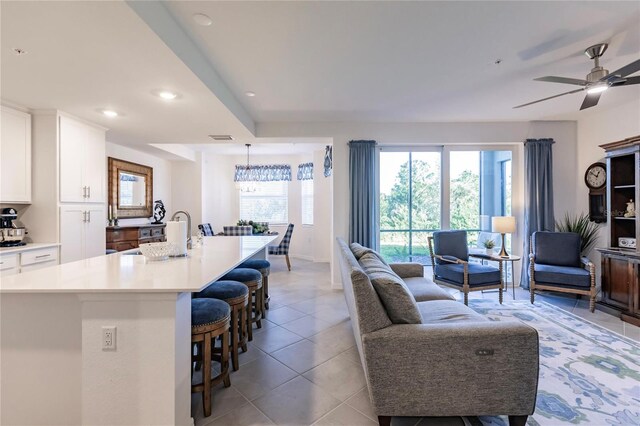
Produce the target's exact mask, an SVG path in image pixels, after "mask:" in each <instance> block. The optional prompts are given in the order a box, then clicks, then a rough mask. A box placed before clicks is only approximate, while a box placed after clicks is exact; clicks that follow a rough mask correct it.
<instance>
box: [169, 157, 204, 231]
mask: <svg viewBox="0 0 640 426" xmlns="http://www.w3.org/2000/svg"><path fill="white" fill-rule="evenodd" d="M171 177H172V180H171V205H172V207H171V210H169V209H167V220H169V219H171V215H172V214H173V213H174V212H176V211H177V210H183V211H186V212H187V213H189V215H190V216H191V234H192V235H193V234H196V233H197V229H198V224H199V223H202V218H203V206H204V204H205V203H204V196H203V190H205V191H206V190H207V187H206V186H205V185H203V179H204V173H203V161H202V155H201V154H200V153H198V154H196V160H195V161H174V162H173V168H172V173H171ZM181 220H185V219H184V217H182V218H181Z"/></svg>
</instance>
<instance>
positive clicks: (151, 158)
mask: <svg viewBox="0 0 640 426" xmlns="http://www.w3.org/2000/svg"><path fill="white" fill-rule="evenodd" d="M106 153H107V157H113V158H117V159H120V160H125V161H130V162H132V163H138V164H142V165H143V166H149V167H152V168H153V201H155V200H162V201H163V202H164V205H165V208H166V209H167V216H169V215H170V214H171V213H170V212H171V211H172V210H171V209H172V208H173V206H172V203H171V201H172V194H171V169H172V164H171V161H169V160H165V159H164V158H160V157H157V156H155V155H152V154H148V153H146V152H142V151H138V150H135V149H133V148H129V147H126V146H122V145H117V144H115V143H111V142H107V147H106ZM105 161H106V159H105ZM107 173H108V169H107ZM105 180H106V177H105ZM107 197H108V195H107ZM108 202H109V201H108V199H107V204H108ZM167 219H168V218H167ZM150 221H152V220H149V219H148V218H135V219H119V220H118V222H119V224H120V226H123V225H137V224H144V223H149V222H150Z"/></svg>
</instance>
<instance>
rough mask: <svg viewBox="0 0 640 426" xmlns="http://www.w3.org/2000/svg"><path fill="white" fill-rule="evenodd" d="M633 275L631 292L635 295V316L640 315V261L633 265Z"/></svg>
mask: <svg viewBox="0 0 640 426" xmlns="http://www.w3.org/2000/svg"><path fill="white" fill-rule="evenodd" d="M632 274H633V276H632V277H631V291H632V294H633V303H632V306H631V310H632V312H633V313H634V314H636V315H640V261H638V262H634V263H633V269H632Z"/></svg>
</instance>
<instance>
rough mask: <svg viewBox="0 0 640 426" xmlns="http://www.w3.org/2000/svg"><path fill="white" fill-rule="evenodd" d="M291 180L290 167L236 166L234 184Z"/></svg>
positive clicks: (281, 165)
mask: <svg viewBox="0 0 640 426" xmlns="http://www.w3.org/2000/svg"><path fill="white" fill-rule="evenodd" d="M290 180H291V166H290V165H288V164H269V165H259V166H244V165H236V174H235V176H234V178H233V181H234V182H277V181H290Z"/></svg>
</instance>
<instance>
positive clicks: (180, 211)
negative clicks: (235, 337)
mask: <svg viewBox="0 0 640 426" xmlns="http://www.w3.org/2000/svg"><path fill="white" fill-rule="evenodd" d="M180 213H182V214H183V215H185V216H186V217H187V228H188V231H187V232H188V234H187V248H188V249H191V248H193V244H192V242H191V215H190V214H189V213H187V212H186V211H184V210H178V211H177V212H175V213H174V214H173V216H171V220H176V217H178V215H180Z"/></svg>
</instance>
